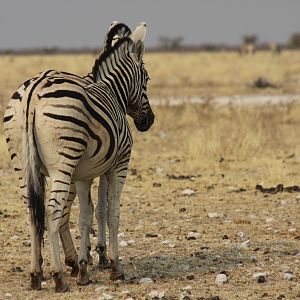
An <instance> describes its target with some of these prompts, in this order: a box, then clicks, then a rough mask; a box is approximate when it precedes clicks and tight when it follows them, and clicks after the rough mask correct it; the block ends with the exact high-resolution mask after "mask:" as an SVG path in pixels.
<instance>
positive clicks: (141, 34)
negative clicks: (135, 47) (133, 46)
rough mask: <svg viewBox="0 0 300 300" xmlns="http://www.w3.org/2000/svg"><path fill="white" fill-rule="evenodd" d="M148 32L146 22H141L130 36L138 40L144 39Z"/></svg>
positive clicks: (135, 40)
mask: <svg viewBox="0 0 300 300" xmlns="http://www.w3.org/2000/svg"><path fill="white" fill-rule="evenodd" d="M146 33H147V25H146V23H145V22H141V23H140V24H139V25H138V26H137V27H136V28H135V30H134V31H133V32H132V34H131V36H130V38H131V39H132V40H133V41H134V42H137V41H139V40H141V41H144V39H145V36H146Z"/></svg>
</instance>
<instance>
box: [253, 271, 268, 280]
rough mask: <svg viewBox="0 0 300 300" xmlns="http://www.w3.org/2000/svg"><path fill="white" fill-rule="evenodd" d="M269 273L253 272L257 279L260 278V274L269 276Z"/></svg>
mask: <svg viewBox="0 0 300 300" xmlns="http://www.w3.org/2000/svg"><path fill="white" fill-rule="evenodd" d="M267 275H268V273H267V272H256V273H253V275H252V277H253V278H254V279H256V278H258V277H259V276H264V277H265V276H267Z"/></svg>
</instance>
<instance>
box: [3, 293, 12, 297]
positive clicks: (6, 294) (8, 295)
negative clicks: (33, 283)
mask: <svg viewBox="0 0 300 300" xmlns="http://www.w3.org/2000/svg"><path fill="white" fill-rule="evenodd" d="M4 296H5V297H6V298H11V297H12V294H11V293H5V294H4Z"/></svg>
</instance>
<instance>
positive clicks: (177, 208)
mask: <svg viewBox="0 0 300 300" xmlns="http://www.w3.org/2000/svg"><path fill="white" fill-rule="evenodd" d="M189 109H190V110H188V112H187V113H186V114H184V113H183V111H184V110H185V108H184V107H182V108H176V109H175V108H163V107H156V108H155V112H156V115H157V123H156V124H155V126H154V127H153V129H151V130H150V131H149V132H148V133H145V134H140V133H137V132H136V131H135V130H134V141H135V142H134V150H133V153H132V161H131V163H130V170H129V175H128V180H127V182H126V185H125V189H124V192H123V195H122V207H121V226H120V241H126V242H128V246H125V247H120V255H121V259H122V265H123V268H124V270H125V274H126V280H125V282H117V283H112V282H110V281H109V272H104V273H101V272H98V271H97V269H96V267H95V264H94V266H93V267H91V268H90V273H91V279H92V280H93V284H91V285H89V286H86V287H78V286H77V285H76V281H75V279H74V278H71V277H69V275H68V274H69V270H68V269H67V268H66V269H65V271H66V274H67V280H68V282H69V284H70V288H71V292H69V293H66V294H64V295H59V294H55V293H54V291H53V288H54V283H53V281H52V279H50V278H49V272H50V267H49V249H48V243H47V235H46V242H45V247H44V249H43V252H44V258H45V263H44V272H45V274H46V276H47V280H46V282H45V283H44V284H43V290H42V291H39V292H36V291H30V290H29V289H28V285H29V274H28V272H29V271H28V270H29V264H30V247H29V246H28V245H27V241H28V240H29V235H28V231H27V228H26V225H25V220H26V215H25V207H24V206H23V203H22V201H21V200H20V199H19V196H18V193H17V188H16V184H17V179H16V177H15V175H14V173H13V170H12V169H11V167H10V165H9V159H8V155H7V152H6V149H5V145H3V144H1V149H0V150H1V181H0V249H1V254H2V255H1V257H0V262H1V269H0V280H1V283H2V284H1V286H0V298H1V299H132V298H133V299H151V296H150V295H149V294H150V293H151V292H152V291H153V290H157V291H158V292H164V295H165V296H164V298H163V299H190V298H191V299H211V300H212V299H215V300H216V299H222V300H223V299H297V297H300V281H299V280H300V279H299V278H300V268H299V266H300V262H299V260H300V252H299V251H300V233H299V229H300V219H299V212H300V193H286V192H283V193H278V194H263V193H260V192H258V191H256V190H255V186H256V184H258V183H262V184H263V185H269V186H270V184H271V183H283V184H284V185H294V184H297V183H299V180H300V174H299V164H300V152H299V149H300V148H299V141H298V140H294V143H295V144H293V145H294V146H295V148H291V144H292V142H290V143H286V145H285V144H284V143H283V144H284V145H285V146H284V149H283V152H279V150H278V149H279V148H278V145H277V146H274V147H273V148H272V149H273V152H272V153H271V154H269V153H268V154H266V156H265V157H262V158H261V160H259V158H258V157H257V160H259V161H258V162H257V163H256V164H252V163H249V161H247V160H240V159H237V158H235V157H230V156H229V157H227V156H225V157H219V158H218V159H217V160H215V162H214V163H213V164H211V163H210V162H209V161H208V160H207V161H206V159H205V157H201V156H199V157H197V156H191V155H192V154H193V153H194V152H192V151H191V152H189V149H190V148H188V147H186V146H187V143H188V144H190V143H191V142H193V141H194V140H196V139H197V137H193V136H190V133H191V132H193V129H194V128H193V127H194V126H195V124H196V123H191V120H190V119H189V117H187V116H190V115H191V111H197V110H195V108H194V107H191V108H189ZM211 114H212V116H211V118H207V119H206V120H200V121H198V120H197V122H198V123H199V124H200V125H199V126H200V127H201V126H210V124H211V123H215V122H216V118H217V117H214V116H217V115H216V114H215V112H214V111H213V110H212V112H211ZM274 114H275V115H273V117H274V119H278V120H279V119H280V118H281V115H282V113H281V111H280V110H279V111H275V112H274ZM286 114H287V116H286V117H285V118H284V121H282V122H283V124H282V126H285V127H284V128H286V132H292V130H294V131H295V130H296V133H297V132H299V117H297V116H299V114H293V113H292V112H290V111H289V112H287V113H286ZM183 115H186V116H185V117H184V118H183ZM174 120H176V124H177V122H178V124H177V125H176V124H175V123H174ZM179 121H180V122H179ZM172 122H173V124H172ZM195 122H196V121H195ZM201 122H202V123H203V124H204V125H203V124H202V123H201ZM254 122H255V120H254ZM278 122H279V121H278ZM280 122H281V121H280ZM179 124H180V126H179ZM205 124H206V125H205ZM280 124H281V123H280ZM233 125H236V127H239V124H235V123H234V121H233ZM264 126H265V125H264ZM233 128H235V127H233ZM219 129H220V128H219ZM219 133H220V132H217V133H216V134H217V135H218V134H219ZM228 136H229V135H228ZM298 137H299V135H298ZM276 141H277V140H276ZM207 143H209V139H208V140H207ZM203 147H205V144H204V143H203ZM297 147H298V148H297ZM291 149H296V152H291V151H293V150H291ZM297 149H298V150H297ZM277 150H278V151H277ZM221 154H222V153H220V155H221ZM275 160H276V161H278V162H280V165H279V167H278V168H277V169H276V170H277V171H276V174H275V173H272V172H269V173H268V172H267V170H270V168H271V167H270V166H271V165H272V164H273V161H275ZM272 170H273V169H272ZM274 170H275V169H274ZM274 170H273V172H275V171H274ZM281 171H282V172H281ZM266 174H273V175H272V176H273V177H272V176H271V175H269V176H270V178H268V176H267V175H266ZM284 174H289V176H283V175H284ZM261 178H265V180H264V181H263V182H262V181H261ZM278 178H279V181H278ZM280 180H282V181H280ZM186 189H190V190H192V192H191V193H192V195H189V196H188V195H184V193H183V192H184V191H185V190H186ZM93 198H94V200H95V199H96V184H95V186H94V187H93ZM78 210H79V209H78V201H77V200H76V202H75V206H74V207H73V210H72V223H71V228H72V235H73V237H74V240H75V243H76V245H77V247H78V246H79V240H78V237H79V232H78V227H77V216H78ZM149 236H152V237H149ZM92 242H93V248H94V247H95V245H96V239H95V237H92ZM93 256H94V261H95V262H96V259H97V257H96V253H95V252H94V251H93ZM62 260H63V256H62ZM258 272H265V276H264V279H265V282H264V283H259V282H258V279H257V278H254V277H253V276H254V275H255V273H258ZM287 272H290V273H289V274H292V278H291V280H288V279H286V278H285V277H287V276H288V275H287ZM220 273H223V274H226V275H227V278H228V281H227V282H226V283H224V284H220V285H219V284H216V282H215V280H216V276H217V275H218V274H220ZM145 277H149V278H151V279H152V283H140V282H139V281H140V280H141V279H142V278H145ZM162 295H163V293H161V294H160V296H162ZM109 296H111V297H113V298H110V297H109ZM101 297H102V298H101ZM184 297H185V298H184ZM188 297H190V298H188ZM218 297H219V298H218ZM152 298H153V296H152ZM153 299H155V298H153ZM156 299H158V298H156Z"/></svg>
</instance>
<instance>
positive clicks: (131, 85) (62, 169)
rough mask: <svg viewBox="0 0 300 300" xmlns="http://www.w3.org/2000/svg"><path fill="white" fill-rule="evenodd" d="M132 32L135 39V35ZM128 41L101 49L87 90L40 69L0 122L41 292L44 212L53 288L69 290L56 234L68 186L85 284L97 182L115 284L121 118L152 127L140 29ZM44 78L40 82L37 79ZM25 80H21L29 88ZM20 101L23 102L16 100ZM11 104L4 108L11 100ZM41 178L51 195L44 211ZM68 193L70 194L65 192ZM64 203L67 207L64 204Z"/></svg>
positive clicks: (124, 146) (125, 137)
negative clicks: (101, 183)
mask: <svg viewBox="0 0 300 300" xmlns="http://www.w3.org/2000/svg"><path fill="white" fill-rule="evenodd" d="M136 32H138V34H137V33H136ZM134 33H135V34H132V38H129V37H123V38H121V39H119V40H118V41H117V42H116V43H115V44H114V45H113V47H111V48H109V49H108V50H105V51H104V52H103V53H102V54H101V55H100V56H99V58H98V59H97V60H96V62H95V65H94V68H93V79H94V81H95V83H91V84H89V85H87V86H85V85H84V86H82V84H80V83H79V84H78V85H77V87H76V88H75V86H76V84H75V80H72V79H70V78H67V79H66V78H65V77H64V76H59V75H58V74H52V75H54V76H52V75H51V72H53V71H47V72H44V73H42V74H41V75H40V77H39V79H38V80H36V81H35V83H34V86H33V87H32V88H31V89H30V90H26V89H24V94H23V95H20V94H19V93H18V92H16V93H15V94H14V96H13V97H12V99H11V101H10V103H9V105H8V107H7V110H6V112H5V116H4V133H5V136H6V141H7V143H8V147H9V152H10V154H11V159H12V162H13V165H14V168H15V170H16V171H17V172H18V173H19V174H20V175H21V176H20V189H21V190H22V195H23V198H24V199H25V200H26V202H27V207H28V215H29V221H30V225H31V245H32V257H31V267H30V272H31V287H32V288H33V289H40V288H41V276H42V267H41V261H39V259H40V258H41V255H40V252H41V241H42V239H43V232H44V228H45V224H44V214H45V211H46V214H47V222H48V225H47V229H48V240H49V244H50V250H51V258H52V261H51V265H52V268H53V277H54V280H55V289H56V291H58V292H65V291H67V290H68V289H69V287H68V285H67V283H66V282H65V280H64V278H63V275H62V266H61V263H60V260H59V243H58V232H59V228H60V224H61V220H62V218H63V216H64V213H65V210H66V209H67V210H68V208H66V206H68V204H67V202H68V197H69V191H70V189H71V187H72V181H75V185H76V190H77V194H78V197H79V203H80V219H79V226H80V232H81V247H80V256H79V271H80V272H79V277H78V283H79V284H87V283H88V282H89V277H88V274H87V262H88V256H87V243H88V234H89V231H90V229H91V215H92V204H91V199H90V186H91V183H92V180H93V179H94V178H95V177H98V176H105V178H106V181H107V194H108V197H107V202H108V216H107V218H108V227H109V239H110V243H109V259H110V262H111V267H112V273H111V278H112V279H118V278H122V277H123V276H124V275H123V271H122V270H121V268H120V264H119V259H118V249H117V233H118V224H119V223H118V222H119V221H118V220H119V197H120V193H121V190H122V187H123V184H124V182H125V178H126V175H127V167H128V162H129V158H130V152H131V147H132V137H131V133H130V130H129V126H128V123H127V120H126V112H128V114H129V115H130V116H131V117H132V118H133V119H134V123H135V126H136V127H137V129H138V130H140V131H146V130H148V129H149V128H150V127H151V125H152V124H153V122H154V114H153V112H152V109H151V107H150V104H149V101H148V98H147V93H146V86H147V81H148V79H149V77H148V74H147V71H146V69H145V66H144V64H143V60H142V58H143V51H144V44H143V42H142V40H143V39H144V36H145V34H146V24H145V23H141V24H140V25H139V26H138V27H137V30H136V31H135V32H134ZM45 79H46V80H45ZM30 83H31V82H30V81H29V82H25V83H24V84H25V85H29V84H30ZM21 97H26V99H27V101H20V100H21V99H20V98H21ZM13 101H17V104H14V109H12V106H11V102H13ZM45 176H49V177H50V182H51V197H50V199H48V201H47V203H46V204H47V205H46V208H45V206H44V200H43V198H44V182H45ZM71 192H72V191H71ZM70 202H72V201H70Z"/></svg>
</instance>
